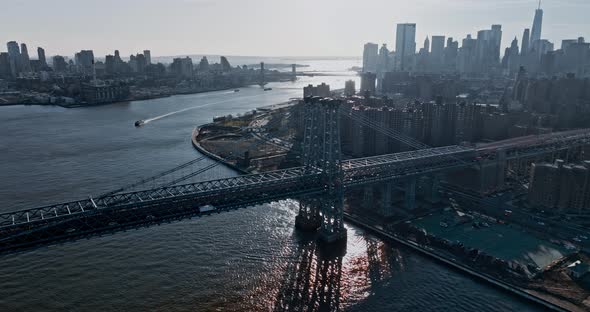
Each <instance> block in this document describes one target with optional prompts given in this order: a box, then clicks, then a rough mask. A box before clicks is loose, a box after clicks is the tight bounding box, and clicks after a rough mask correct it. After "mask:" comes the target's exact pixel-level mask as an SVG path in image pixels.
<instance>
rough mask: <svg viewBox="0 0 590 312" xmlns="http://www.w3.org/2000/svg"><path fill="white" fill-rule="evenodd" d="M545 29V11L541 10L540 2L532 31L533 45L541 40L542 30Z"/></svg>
mask: <svg viewBox="0 0 590 312" xmlns="http://www.w3.org/2000/svg"><path fill="white" fill-rule="evenodd" d="M542 28H543V10H542V9H541V0H539V8H538V9H536V10H535V18H534V19H533V28H532V30H531V45H532V44H533V43H535V41H538V40H541V30H542Z"/></svg>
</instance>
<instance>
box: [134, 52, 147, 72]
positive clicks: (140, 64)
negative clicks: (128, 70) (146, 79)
mask: <svg viewBox="0 0 590 312" xmlns="http://www.w3.org/2000/svg"><path fill="white" fill-rule="evenodd" d="M135 63H136V72H138V73H140V74H143V73H145V68H146V67H147V60H146V58H145V55H143V54H137V55H135Z"/></svg>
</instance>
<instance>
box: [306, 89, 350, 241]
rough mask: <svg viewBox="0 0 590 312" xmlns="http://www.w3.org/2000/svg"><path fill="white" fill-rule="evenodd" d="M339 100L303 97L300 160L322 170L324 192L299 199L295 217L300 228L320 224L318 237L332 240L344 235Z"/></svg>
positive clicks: (309, 166) (344, 237) (323, 239)
mask: <svg viewBox="0 0 590 312" xmlns="http://www.w3.org/2000/svg"><path fill="white" fill-rule="evenodd" d="M340 105H341V101H340V100H334V99H329V98H325V99H323V98H319V97H314V98H306V99H305V102H304V106H305V107H304V111H305V130H304V131H305V134H304V139H303V164H304V166H305V168H306V169H307V170H310V171H315V172H320V173H321V174H322V179H323V185H324V186H325V194H324V195H322V196H320V197H319V198H315V199H304V200H302V201H300V206H299V215H298V216H297V219H296V224H297V227H298V228H300V229H317V228H318V227H319V228H320V239H321V240H322V241H324V242H326V243H335V242H337V241H341V240H344V239H346V229H345V228H344V220H343V212H344V211H343V208H344V183H343V180H344V178H343V172H342V156H341V147H340V114H339V110H340Z"/></svg>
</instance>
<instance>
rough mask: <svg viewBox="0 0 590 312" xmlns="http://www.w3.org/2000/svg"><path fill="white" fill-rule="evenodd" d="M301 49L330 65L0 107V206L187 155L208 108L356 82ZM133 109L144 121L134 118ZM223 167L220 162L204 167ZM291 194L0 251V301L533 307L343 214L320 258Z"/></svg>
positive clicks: (244, 307)
mask: <svg viewBox="0 0 590 312" xmlns="http://www.w3.org/2000/svg"><path fill="white" fill-rule="evenodd" d="M305 63H307V64H309V65H311V67H310V68H307V69H305V70H319V71H325V72H329V73H331V74H332V75H333V76H315V77H303V78H301V79H300V80H298V81H297V82H287V83H272V84H270V85H269V86H270V87H272V88H273V90H272V91H268V92H264V91H263V90H261V88H260V87H257V86H252V87H248V88H242V89H241V92H239V93H234V92H232V91H220V92H212V93H204V94H193V95H182V96H173V97H169V98H161V99H154V100H146V101H135V102H130V103H119V104H112V105H105V106H98V107H88V108H76V109H64V108H60V107H49V106H8V107H0V135H1V137H0V203H1V204H2V205H1V206H0V211H2V212H5V211H10V210H17V209H23V208H31V207H37V206H41V205H45V204H51V203H56V202H62V201H67V200H75V199H81V198H88V196H91V195H96V194H101V193H102V192H106V191H109V190H112V189H115V188H117V187H120V186H122V185H125V184H127V183H131V182H133V181H136V180H138V179H140V178H144V177H148V176H150V175H153V174H155V173H158V172H161V171H164V170H167V169H170V168H172V167H175V166H176V165H179V164H182V163H184V162H187V161H189V160H192V159H194V158H197V157H199V153H198V152H197V151H196V150H195V149H193V147H192V146H191V144H190V135H191V132H192V130H193V129H194V127H195V126H197V125H200V124H204V123H207V122H210V121H211V120H212V118H213V117H215V116H220V115H226V114H236V113H243V112H246V111H249V110H252V109H254V108H257V107H261V106H265V105H270V104H276V103H281V102H285V101H287V100H288V99H289V98H292V97H300V96H301V94H302V87H303V86H304V85H307V84H310V83H313V84H317V83H321V82H326V83H328V84H330V85H331V86H332V88H343V87H344V81H345V80H348V79H354V80H357V87H358V85H359V82H358V79H357V77H355V76H354V75H353V73H349V72H345V71H344V70H346V68H349V67H350V66H352V65H355V64H356V62H354V61H345V60H344V61H343V60H331V61H308V62H305ZM178 111H180V112H178ZM172 112H178V113H176V114H171V115H168V114H169V113H172ZM158 117H162V118H158ZM140 119H145V120H147V119H152V120H153V121H151V122H149V123H148V124H146V125H145V126H144V127H142V128H137V129H136V128H135V127H134V126H133V123H134V122H135V121H136V120H140ZM211 162H212V161H211V160H208V159H207V160H205V161H203V162H202V166H203V167H204V166H206V165H207V164H210V163H211ZM232 175H236V173H234V172H232V171H231V170H229V169H227V168H225V167H222V166H219V167H216V168H215V169H214V170H211V171H208V172H207V173H206V174H204V175H203V177H202V178H203V179H212V178H220V177H228V176H232ZM296 208H297V205H296V203H295V202H294V201H285V202H281V203H275V204H271V205H264V206H260V207H253V208H249V209H243V210H240V211H236V212H231V213H226V214H221V215H216V216H212V217H207V218H202V219H192V220H185V221H181V222H176V223H171V224H166V225H161V226H156V227H151V228H144V229H139V230H133V231H128V232H124V233H118V234H115V235H110V236H104V237H98V238H93V239H90V240H81V241H76V242H71V243H66V244H62V245H56V246H50V247H43V248H39V249H36V250H33V251H29V252H25V253H18V254H11V255H3V256H0V311H272V310H282V311H290V310H295V311H312V310H313V311H316V310H321V311H332V310H341V311H538V310H539V309H540V308H538V307H536V306H532V305H530V304H528V303H526V302H523V301H521V300H520V299H518V298H515V297H513V296H512V295H510V294H507V293H505V292H502V291H499V290H497V289H495V288H492V287H491V286H488V285H487V284H482V283H481V282H479V281H476V280H473V279H471V278H469V277H467V276H465V275H463V274H462V273H460V272H457V271H454V270H451V269H449V268H447V267H445V266H443V265H440V264H438V263H435V262H433V261H432V260H430V259H427V258H424V257H422V256H419V255H417V254H415V253H413V252H412V251H409V250H406V249H404V248H401V247H400V246H397V245H394V244H389V243H386V242H383V241H381V240H379V239H377V238H376V237H373V236H371V235H368V234H366V233H364V232H363V231H362V230H360V229H357V228H354V227H350V226H348V234H349V237H348V246H347V252H346V255H345V256H344V257H342V258H336V259H332V258H330V259H326V258H325V257H324V256H322V255H321V254H320V253H319V252H318V251H317V249H316V248H315V246H314V244H313V241H312V240H309V239H308V238H306V237H304V236H301V235H300V234H298V233H297V232H296V231H294V221H295V215H296V212H297V210H296Z"/></svg>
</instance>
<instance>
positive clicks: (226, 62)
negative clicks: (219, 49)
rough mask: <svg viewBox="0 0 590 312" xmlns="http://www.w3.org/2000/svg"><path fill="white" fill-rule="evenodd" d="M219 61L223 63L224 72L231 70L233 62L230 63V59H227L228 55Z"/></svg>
mask: <svg viewBox="0 0 590 312" xmlns="http://www.w3.org/2000/svg"><path fill="white" fill-rule="evenodd" d="M219 63H220V64H221V70H222V71H223V72H229V71H231V64H230V63H229V61H228V60H227V57H225V56H222V57H221V59H220V61H219Z"/></svg>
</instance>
